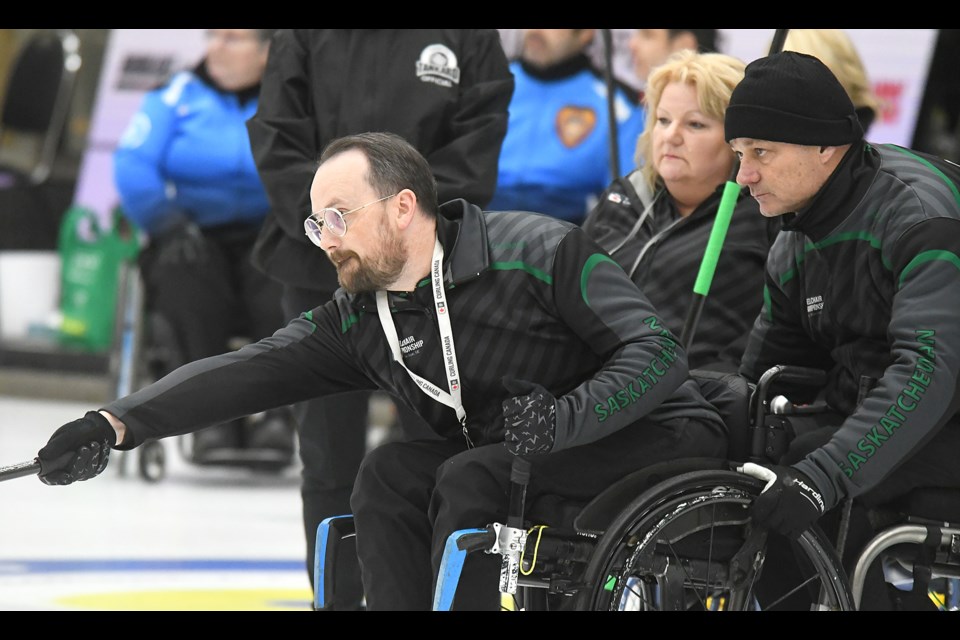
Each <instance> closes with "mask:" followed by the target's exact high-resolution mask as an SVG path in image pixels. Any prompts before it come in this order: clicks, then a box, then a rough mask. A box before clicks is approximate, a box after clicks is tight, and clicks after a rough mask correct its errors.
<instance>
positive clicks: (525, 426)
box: [503, 378, 557, 456]
mask: <svg viewBox="0 0 960 640" xmlns="http://www.w3.org/2000/svg"><path fill="white" fill-rule="evenodd" d="M503 387H504V389H506V390H507V392H508V393H510V394H511V395H513V396H514V397H512V398H507V399H506V400H504V401H503V426H504V428H505V429H506V433H505V434H504V444H505V445H506V447H507V449H508V450H509V451H510V453H512V454H513V455H516V456H523V455H530V454H536V453H549V452H550V450H551V449H553V440H554V436H555V433H556V428H557V402H556V400H554V398H553V396H552V395H550V392H549V391H547V390H546V389H544V388H543V387H541V386H540V385H538V384H535V383H533V382H527V381H526V380H516V379H514V378H504V379H503Z"/></svg>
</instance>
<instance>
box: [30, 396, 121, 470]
mask: <svg viewBox="0 0 960 640" xmlns="http://www.w3.org/2000/svg"><path fill="white" fill-rule="evenodd" d="M116 440H117V433H116V431H114V430H113V427H112V426H111V425H110V423H109V422H108V421H107V419H106V418H104V417H103V415H101V414H100V413H99V412H97V411H88V412H87V413H86V415H84V416H83V417H82V418H80V419H79V420H74V421H73V422H68V423H67V424H65V425H63V426H62V427H60V428H59V429H57V430H56V431H54V432H53V435H52V436H50V440H48V441H47V445H46V446H45V447H44V448H43V449H40V451H39V452H38V453H37V458H38V459H39V460H40V474H39V475H40V481H41V482H43V483H44V484H50V485H54V484H71V483H73V482H77V481H79V480H89V479H90V478H93V477H94V476H97V475H99V474H100V472H102V471H103V470H104V469H106V468H107V462H108V461H109V459H110V447H111V446H112V445H114V444H116Z"/></svg>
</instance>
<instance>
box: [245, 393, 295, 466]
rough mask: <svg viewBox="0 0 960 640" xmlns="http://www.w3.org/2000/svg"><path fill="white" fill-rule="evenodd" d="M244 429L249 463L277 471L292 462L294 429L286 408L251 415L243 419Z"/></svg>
mask: <svg viewBox="0 0 960 640" xmlns="http://www.w3.org/2000/svg"><path fill="white" fill-rule="evenodd" d="M243 429H244V440H245V442H246V447H247V451H248V456H247V459H248V460H249V461H250V465H249V466H251V467H253V468H256V469H262V470H267V471H277V470H280V469H283V468H284V467H287V466H288V465H290V464H291V463H292V462H293V454H294V445H295V442H296V429H295V427H294V419H293V412H292V411H290V409H289V408H288V407H281V408H280V409H271V410H270V411H266V412H264V413H258V414H255V415H252V416H250V417H248V418H247V419H246V420H245V421H244V425H243Z"/></svg>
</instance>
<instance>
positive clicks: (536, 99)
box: [488, 29, 644, 224]
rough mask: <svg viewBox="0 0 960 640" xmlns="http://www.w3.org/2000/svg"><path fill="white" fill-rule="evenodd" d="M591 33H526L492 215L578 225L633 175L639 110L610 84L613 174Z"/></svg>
mask: <svg viewBox="0 0 960 640" xmlns="http://www.w3.org/2000/svg"><path fill="white" fill-rule="evenodd" d="M595 31H596V30H595V29H524V30H523V50H522V53H521V55H520V58H519V59H517V60H514V61H513V62H511V63H510V71H511V72H512V73H513V76H514V82H515V87H514V91H513V97H512V98H511V100H510V112H509V119H508V121H507V135H506V137H505V138H504V140H503V146H502V148H501V150H500V164H499V167H498V173H497V190H496V192H495V193H494V196H493V200H492V201H491V202H490V204H489V205H488V208H489V209H490V210H491V211H505V210H527V211H536V212H539V213H546V214H548V215H551V216H554V217H555V218H560V219H562V220H567V221H569V222H573V223H574V224H580V223H582V222H583V220H584V219H585V218H586V215H587V213H589V212H590V211H591V210H592V209H593V207H594V205H596V203H597V201H598V199H599V197H600V194H602V193H603V191H604V190H605V189H606V188H607V185H609V184H610V183H611V182H612V181H613V180H614V179H616V178H619V177H621V176H623V175H626V174H627V173H630V172H631V171H632V170H633V169H634V159H633V154H634V150H635V149H636V145H637V137H638V136H639V135H640V134H641V133H642V132H643V124H644V122H643V121H644V117H643V115H644V114H643V108H642V107H641V106H640V105H639V102H638V95H637V93H636V91H634V90H632V89H630V88H629V87H628V86H627V85H625V84H623V83H621V82H619V81H618V82H616V83H615V84H616V86H615V97H614V101H613V104H614V113H615V117H616V128H617V145H616V147H617V154H618V163H619V174H620V175H613V173H612V171H611V145H610V117H609V113H610V106H609V104H608V102H607V85H606V82H605V79H604V74H603V73H602V72H601V71H599V70H597V69H596V68H595V67H594V66H593V64H592V62H591V61H590V58H589V56H588V55H587V52H586V50H587V47H588V46H589V45H590V43H591V42H592V41H593V38H594V33H595Z"/></svg>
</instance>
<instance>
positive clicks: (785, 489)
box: [744, 463, 826, 539]
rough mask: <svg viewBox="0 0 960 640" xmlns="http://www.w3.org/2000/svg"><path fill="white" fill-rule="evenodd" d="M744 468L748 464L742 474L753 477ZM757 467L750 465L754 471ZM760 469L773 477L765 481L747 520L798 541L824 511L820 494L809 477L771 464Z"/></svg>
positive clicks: (790, 468)
mask: <svg viewBox="0 0 960 640" xmlns="http://www.w3.org/2000/svg"><path fill="white" fill-rule="evenodd" d="M748 465H752V463H747V464H745V465H744V472H745V473H747V474H749V475H755V474H754V473H751V469H750V468H749V467H748ZM759 466H760V465H752V467H753V468H754V470H755V469H756V467H759ZM761 469H765V470H767V471H770V472H773V473H774V474H776V477H775V478H772V479H771V478H767V484H766V486H765V487H764V488H763V491H762V492H761V493H760V495H759V496H757V498H756V499H755V500H754V501H753V505H752V506H751V507H750V517H751V518H752V519H753V521H754V522H756V523H758V524H762V525H764V526H766V527H767V528H769V529H772V530H773V531H776V532H778V533H780V534H782V535H784V536H787V537H788V538H791V539H794V538H798V537H799V536H800V534H801V533H803V532H804V531H806V530H807V529H808V528H809V527H810V526H811V525H813V523H814V522H816V521H817V519H818V518H819V517H820V516H822V515H823V514H824V511H826V509H825V505H824V503H823V495H822V494H821V493H820V490H819V489H817V487H816V485H814V484H813V481H812V480H810V478H808V477H807V476H806V475H805V474H803V473H801V472H800V471H797V470H796V469H794V468H793V467H781V466H774V465H771V466H768V467H761ZM755 477H761V476H760V475H756V476H755ZM761 479H763V478H761Z"/></svg>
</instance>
